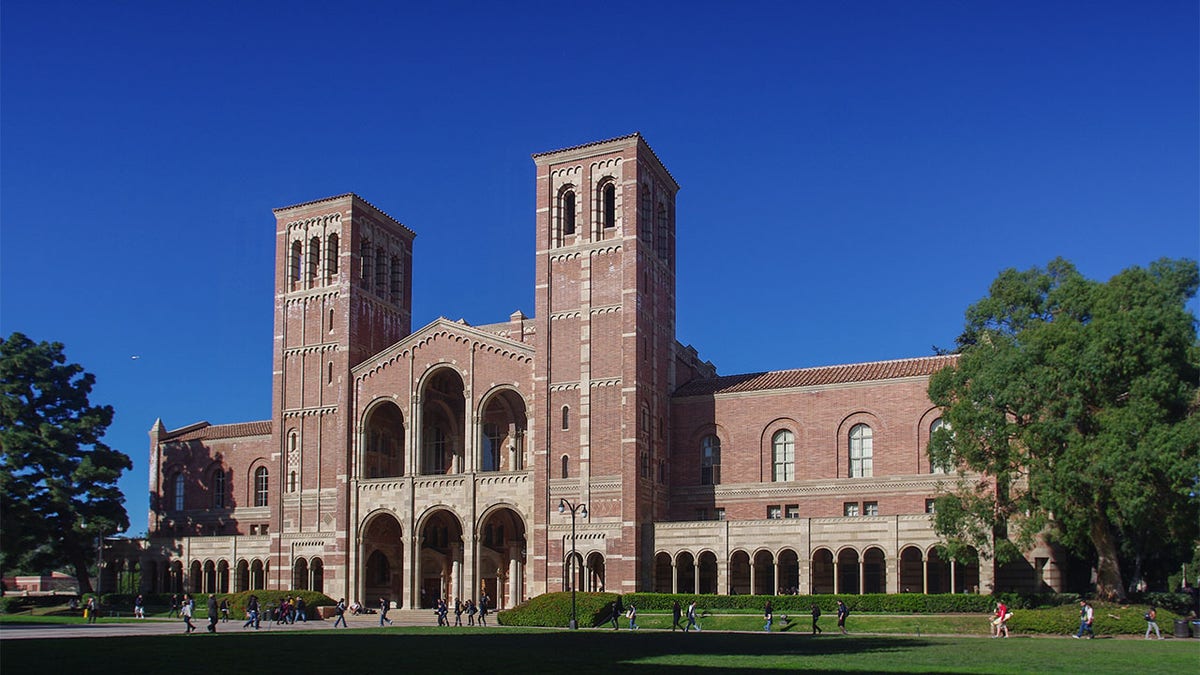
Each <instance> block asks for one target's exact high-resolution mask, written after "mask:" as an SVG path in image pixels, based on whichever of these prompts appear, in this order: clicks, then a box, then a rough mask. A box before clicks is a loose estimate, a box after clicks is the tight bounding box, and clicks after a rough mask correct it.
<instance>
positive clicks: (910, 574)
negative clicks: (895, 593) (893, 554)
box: [899, 546, 925, 593]
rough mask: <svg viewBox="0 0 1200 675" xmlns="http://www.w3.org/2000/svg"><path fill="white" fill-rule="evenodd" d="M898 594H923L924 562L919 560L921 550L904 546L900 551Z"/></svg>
mask: <svg viewBox="0 0 1200 675" xmlns="http://www.w3.org/2000/svg"><path fill="white" fill-rule="evenodd" d="M899 581H900V592H901V593H924V592H925V562H924V561H923V560H922V559H921V549H919V548H917V547H916V546H905V547H904V548H902V549H900V579H899Z"/></svg>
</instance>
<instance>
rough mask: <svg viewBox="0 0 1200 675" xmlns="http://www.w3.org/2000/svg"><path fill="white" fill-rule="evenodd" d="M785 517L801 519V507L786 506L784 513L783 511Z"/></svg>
mask: <svg viewBox="0 0 1200 675" xmlns="http://www.w3.org/2000/svg"><path fill="white" fill-rule="evenodd" d="M783 517H784V518H799V517H800V505H799V504H788V505H787V506H785V507H784V511H783Z"/></svg>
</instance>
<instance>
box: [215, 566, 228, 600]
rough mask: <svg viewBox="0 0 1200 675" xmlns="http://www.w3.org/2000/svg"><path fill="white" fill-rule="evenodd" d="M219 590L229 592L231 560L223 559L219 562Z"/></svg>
mask: <svg viewBox="0 0 1200 675" xmlns="http://www.w3.org/2000/svg"><path fill="white" fill-rule="evenodd" d="M217 592H218V593H228V592H229V561H228V560H222V561H221V562H219V563H217Z"/></svg>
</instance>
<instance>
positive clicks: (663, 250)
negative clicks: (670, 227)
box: [655, 204, 669, 260]
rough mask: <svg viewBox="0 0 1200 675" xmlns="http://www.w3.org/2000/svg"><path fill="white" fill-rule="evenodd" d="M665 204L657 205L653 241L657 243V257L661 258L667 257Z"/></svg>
mask: <svg viewBox="0 0 1200 675" xmlns="http://www.w3.org/2000/svg"><path fill="white" fill-rule="evenodd" d="M668 222H669V221H668V218H667V206H666V205H665V204H659V205H658V234H657V235H656V236H655V243H656V244H657V245H658V257H659V258H662V259H663V260H666V259H667V242H668V239H667V223H668Z"/></svg>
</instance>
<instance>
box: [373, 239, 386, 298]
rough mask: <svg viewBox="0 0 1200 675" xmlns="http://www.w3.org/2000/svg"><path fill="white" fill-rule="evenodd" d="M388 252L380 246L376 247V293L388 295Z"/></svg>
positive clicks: (382, 295) (380, 295)
mask: <svg viewBox="0 0 1200 675" xmlns="http://www.w3.org/2000/svg"><path fill="white" fill-rule="evenodd" d="M387 280H388V275H387V253H385V252H384V250H383V247H382V246H380V247H378V248H376V249H375V295H378V296H379V297H381V298H383V297H387Z"/></svg>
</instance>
